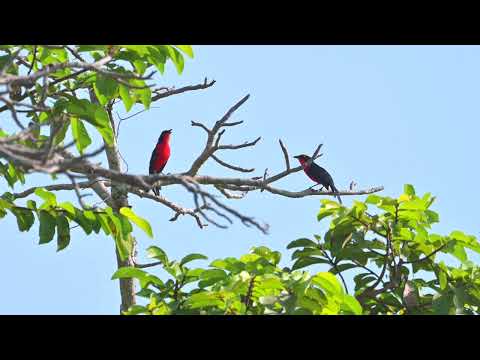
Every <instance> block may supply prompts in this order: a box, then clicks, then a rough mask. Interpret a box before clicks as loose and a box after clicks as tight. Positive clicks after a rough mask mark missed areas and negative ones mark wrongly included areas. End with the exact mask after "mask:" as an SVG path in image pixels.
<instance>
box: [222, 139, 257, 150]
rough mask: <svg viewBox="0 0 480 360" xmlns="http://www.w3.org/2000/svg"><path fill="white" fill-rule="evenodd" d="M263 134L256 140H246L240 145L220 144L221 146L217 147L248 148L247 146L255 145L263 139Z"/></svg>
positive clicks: (229, 148)
mask: <svg viewBox="0 0 480 360" xmlns="http://www.w3.org/2000/svg"><path fill="white" fill-rule="evenodd" d="M261 138H262V137H261V136H259V137H258V138H256V139H255V140H254V141H251V142H245V143H243V144H240V145H220V146H217V147H216V148H217V149H218V150H237V149H242V148H246V147H249V146H255V145H256V144H257V143H258V142H259V141H260V140H261Z"/></svg>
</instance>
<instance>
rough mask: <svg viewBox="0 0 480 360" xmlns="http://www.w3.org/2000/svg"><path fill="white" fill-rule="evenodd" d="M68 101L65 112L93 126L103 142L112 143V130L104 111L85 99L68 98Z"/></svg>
mask: <svg viewBox="0 0 480 360" xmlns="http://www.w3.org/2000/svg"><path fill="white" fill-rule="evenodd" d="M69 100H70V101H69V102H68V103H67V104H66V108H67V111H68V112H69V113H70V114H73V115H76V116H77V117H79V118H81V119H84V120H86V121H88V122H89V123H90V124H92V125H93V126H95V128H96V129H97V131H98V132H99V133H100V135H102V137H103V139H104V140H105V142H106V143H107V144H108V145H111V144H112V143H113V130H112V127H111V125H110V119H109V118H108V114H107V112H106V111H105V109H104V108H103V107H101V106H99V105H97V104H93V103H91V102H90V101H88V100H86V99H81V100H79V99H77V98H75V97H69Z"/></svg>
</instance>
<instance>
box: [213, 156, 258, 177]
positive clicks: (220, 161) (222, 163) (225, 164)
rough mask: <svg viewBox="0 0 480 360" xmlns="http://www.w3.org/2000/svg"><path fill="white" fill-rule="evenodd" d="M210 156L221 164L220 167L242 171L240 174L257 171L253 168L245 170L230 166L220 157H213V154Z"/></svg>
mask: <svg viewBox="0 0 480 360" xmlns="http://www.w3.org/2000/svg"><path fill="white" fill-rule="evenodd" d="M210 156H211V158H212V159H213V160H215V161H216V162H217V163H219V164H220V165H222V166H224V167H226V168H228V169H232V170H235V171H240V172H245V173H248V172H253V171H255V169H253V168H252V169H245V168H242V167H240V166H235V165H231V164H228V163H226V162H225V161H222V160H220V159H219V158H218V157H216V156H215V155H213V154H212V155H210Z"/></svg>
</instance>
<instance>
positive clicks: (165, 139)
mask: <svg viewBox="0 0 480 360" xmlns="http://www.w3.org/2000/svg"><path fill="white" fill-rule="evenodd" d="M171 134H172V129H170V130H165V131H162V133H161V134H160V137H159V138H158V142H157V145H156V146H155V149H153V152H152V157H151V158H150V167H149V169H148V173H149V174H150V175H153V174H160V173H161V172H162V171H163V169H164V167H165V165H167V162H168V159H169V158H170V136H171ZM152 190H153V193H154V194H155V195H157V196H158V194H159V192H160V187H159V186H154V187H153V188H152Z"/></svg>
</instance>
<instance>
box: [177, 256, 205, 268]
mask: <svg viewBox="0 0 480 360" xmlns="http://www.w3.org/2000/svg"><path fill="white" fill-rule="evenodd" d="M199 259H202V260H207V259H208V257H206V256H205V255H202V254H189V255H187V256H185V257H184V258H183V259H182V260H181V261H180V265H181V266H183V265H185V264H187V263H189V262H190V261H193V260H199Z"/></svg>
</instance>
